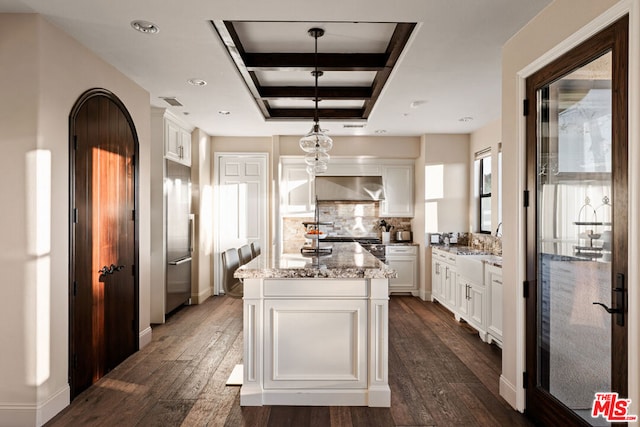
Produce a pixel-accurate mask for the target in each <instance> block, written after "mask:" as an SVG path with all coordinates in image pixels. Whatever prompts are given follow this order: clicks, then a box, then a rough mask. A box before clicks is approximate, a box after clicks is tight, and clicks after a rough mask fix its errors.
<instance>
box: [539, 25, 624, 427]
mask: <svg viewBox="0 0 640 427" xmlns="http://www.w3.org/2000/svg"><path fill="white" fill-rule="evenodd" d="M626 30H627V23H626V19H624V20H622V21H620V22H618V23H617V24H615V25H613V26H612V27H610V28H608V29H607V30H605V31H603V32H602V33H601V34H598V35H596V36H595V37H594V38H593V39H591V40H589V41H588V42H586V43H585V44H583V45H581V46H579V47H577V48H575V49H574V50H573V51H571V52H570V53H568V54H566V55H565V56H564V57H562V58H560V59H558V60H557V61H555V62H554V63H552V64H550V65H549V66H547V67H545V68H544V69H543V70H541V71H539V72H538V73H536V74H535V75H533V76H532V77H530V78H529V79H528V80H527V96H528V102H529V103H530V106H531V112H530V114H529V116H528V120H527V121H528V124H527V132H528V135H527V139H528V141H527V144H528V145H527V146H528V148H527V150H528V151H527V162H528V188H529V191H530V193H531V194H530V196H531V197H533V201H534V203H532V204H531V205H530V207H529V208H528V215H527V222H528V230H527V245H528V252H527V277H528V279H529V280H528V286H529V298H528V301H527V377H528V384H527V413H528V414H529V415H531V416H532V417H534V418H536V419H538V420H539V421H541V422H542V423H544V424H547V425H560V424H561V425H609V422H608V421H607V419H606V415H607V414H606V413H605V412H606V411H598V413H597V416H596V417H594V416H593V415H594V414H593V407H594V399H595V398H596V393H605V392H618V393H619V394H620V396H621V397H622V396H625V394H626V386H627V380H626V375H627V373H626V365H627V363H626V358H627V347H626V325H625V313H626V304H625V300H626V284H625V281H624V278H625V277H626V261H627V244H626V242H627V224H626V210H627V207H626V206H627V196H626V192H627V183H626V182H627V181H626V180H627V155H626V153H627V137H626V135H627V131H626V129H627V123H626V116H627V115H626V110H627V96H626V87H627V83H626V80H627V77H626V57H627V48H626V40H627V39H626V37H627V36H626Z"/></svg>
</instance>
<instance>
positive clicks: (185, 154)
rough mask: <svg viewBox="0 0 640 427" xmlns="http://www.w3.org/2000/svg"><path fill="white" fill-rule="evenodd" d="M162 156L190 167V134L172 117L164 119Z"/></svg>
mask: <svg viewBox="0 0 640 427" xmlns="http://www.w3.org/2000/svg"><path fill="white" fill-rule="evenodd" d="M164 156H165V158H167V159H171V160H173V161H175V162H178V163H182V164H183V165H187V166H191V132H189V130H187V129H185V128H184V127H183V126H181V125H180V124H179V123H178V122H177V120H176V119H175V118H173V117H169V116H167V115H166V114H165V118H164Z"/></svg>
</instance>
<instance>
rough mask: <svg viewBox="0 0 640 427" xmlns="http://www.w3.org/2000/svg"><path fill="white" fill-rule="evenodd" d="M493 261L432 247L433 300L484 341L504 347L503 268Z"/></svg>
mask: <svg viewBox="0 0 640 427" xmlns="http://www.w3.org/2000/svg"><path fill="white" fill-rule="evenodd" d="M490 258H492V257H488V258H476V257H474V256H472V255H455V254H453V253H450V252H448V251H446V250H441V249H438V248H434V247H432V248H431V267H432V268H431V300H432V301H438V302H439V303H440V304H441V305H443V306H444V307H446V308H447V309H448V310H450V311H451V312H452V313H453V315H454V317H455V318H456V320H458V321H461V320H463V321H465V322H467V323H468V324H469V325H470V326H472V327H473V328H474V329H476V330H477V331H478V335H479V336H480V338H481V339H482V340H483V341H485V342H488V343H492V342H495V343H496V344H497V345H498V346H502V269H501V268H500V267H497V266H496V265H494V264H493V262H495V261H493V260H490ZM493 258H495V257H493ZM474 259H475V261H474ZM470 263H472V264H473V265H474V267H470Z"/></svg>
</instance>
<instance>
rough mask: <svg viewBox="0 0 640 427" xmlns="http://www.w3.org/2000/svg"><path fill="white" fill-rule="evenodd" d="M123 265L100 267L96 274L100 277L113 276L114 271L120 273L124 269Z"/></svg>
mask: <svg viewBox="0 0 640 427" xmlns="http://www.w3.org/2000/svg"><path fill="white" fill-rule="evenodd" d="M124 267H125V266H124V265H115V264H111V265H110V266H109V267H107V266H106V265H105V266H104V267H102V268H101V269H100V270H98V273H100V276H101V277H102V276H106V275H107V274H113V273H115V272H116V271H120V270H122V269H124Z"/></svg>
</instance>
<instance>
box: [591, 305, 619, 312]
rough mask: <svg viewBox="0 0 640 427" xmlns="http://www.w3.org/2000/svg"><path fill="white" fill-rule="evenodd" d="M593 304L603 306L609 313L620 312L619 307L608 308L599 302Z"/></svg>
mask: <svg viewBox="0 0 640 427" xmlns="http://www.w3.org/2000/svg"><path fill="white" fill-rule="evenodd" d="M593 305H599V306H600V307H602V308H604V310H605V311H606V312H607V313H609V314H617V313H622V310H620V309H619V308H609V307H607V306H606V305H605V304H603V303H601V302H594V303H593Z"/></svg>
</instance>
